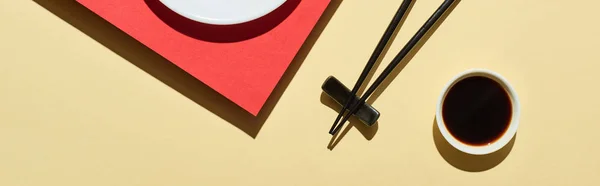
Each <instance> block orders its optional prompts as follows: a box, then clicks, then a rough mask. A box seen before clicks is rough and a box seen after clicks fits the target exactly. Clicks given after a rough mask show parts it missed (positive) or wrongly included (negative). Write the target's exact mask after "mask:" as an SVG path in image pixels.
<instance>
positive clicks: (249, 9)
mask: <svg viewBox="0 0 600 186" xmlns="http://www.w3.org/2000/svg"><path fill="white" fill-rule="evenodd" d="M285 1H286V0H160V2H162V3H163V4H164V5H165V6H166V7H167V8H169V9H171V10H173V11H174V12H176V13H177V14H179V15H181V16H183V17H186V18H188V19H191V20H194V21H198V22H201V23H206V24H213V25H232V24H239V23H244V22H248V21H252V20H255V19H258V18H260V17H262V16H265V15H267V14H269V13H270V12H272V11H273V10H275V9H277V8H278V7H279V6H281V5H282V4H283V3H284V2H285Z"/></svg>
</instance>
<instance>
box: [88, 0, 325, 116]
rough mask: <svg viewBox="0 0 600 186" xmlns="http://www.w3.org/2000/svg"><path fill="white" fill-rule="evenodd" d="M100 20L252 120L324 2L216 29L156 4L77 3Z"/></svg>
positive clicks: (295, 1) (295, 2) (148, 0)
mask: <svg viewBox="0 0 600 186" xmlns="http://www.w3.org/2000/svg"><path fill="white" fill-rule="evenodd" d="M77 1H78V2H79V3H80V4H82V5H83V6H85V7H87V8H88V9H90V10H91V11H93V12H94V13H96V14H98V15H99V16H100V17H102V18H104V19H105V20H107V21H108V22H110V23H111V24H113V25H115V26H116V27H117V28H119V29H121V30H122V31H124V32H125V33H127V34H128V35H130V36H131V37H133V38H134V39H136V40H138V41H139V42H141V43H142V44H144V45H146V46H147V47H148V48H150V49H152V50H153V51H155V52H156V53H158V54H160V55H161V56H163V57H164V58H166V59H167V60H169V61H171V62H172V63H173V64H175V65H176V66H178V67H179V68H181V69H183V70H184V71H186V72H187V73H189V74H190V75H192V76H193V77H195V78H197V79H198V80H200V81H202V82H203V83H204V84H206V85H208V86H209V87H211V88H212V89H214V90H215V91H217V92H219V93H220V94H221V95H223V96H224V97H226V98H228V99H229V100H231V101H232V102H234V103H236V104H237V105H239V106H240V107H242V108H243V109H245V110H246V111H248V112H249V113H251V114H253V115H258V113H259V112H260V110H261V108H262V106H263V105H264V103H265V102H266V100H267V98H268V97H269V96H270V94H271V92H272V91H273V89H274V88H275V86H276V85H277V83H278V82H279V80H280V79H281V77H282V75H283V73H284V72H285V71H286V69H287V67H288V66H289V64H290V63H291V61H292V59H293V58H294V56H295V55H296V53H297V52H298V50H299V49H300V47H301V46H302V44H303V43H304V41H305V40H306V38H307V37H308V35H309V34H310V32H311V30H312V29H313V27H314V26H315V24H316V23H317V21H318V20H319V17H320V16H321V15H322V14H323V12H324V10H325V8H326V7H327V5H328V4H329V2H330V0H288V1H287V2H286V3H285V4H284V5H282V6H281V7H280V8H278V9H277V10H275V11H273V12H271V13H270V14H268V15H267V16H265V17H262V18H259V19H257V20H254V21H251V22H248V23H242V24H238V25H228V26H216V25H207V24H201V23H197V22H194V21H191V20H188V19H186V18H183V17H181V16H179V15H177V14H175V13H174V12H172V11H170V10H169V9H168V8H166V7H164V5H162V4H161V3H160V2H159V1H158V0H145V1H119V0H77Z"/></svg>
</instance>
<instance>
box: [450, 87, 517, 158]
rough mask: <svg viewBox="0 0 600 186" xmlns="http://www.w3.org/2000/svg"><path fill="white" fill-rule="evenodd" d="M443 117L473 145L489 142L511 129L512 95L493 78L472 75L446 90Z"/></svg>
mask: <svg viewBox="0 0 600 186" xmlns="http://www.w3.org/2000/svg"><path fill="white" fill-rule="evenodd" d="M442 117H443V120H444V123H445V125H446V128H447V129H448V131H449V132H450V134H452V136H454V138H456V139H458V140H459V141H461V142H463V143H465V144H468V145H472V146H482V145H488V144H489V143H493V142H495V141H496V140H498V139H499V138H500V137H501V136H502V135H503V134H504V133H505V132H506V130H507V129H508V125H509V124H510V121H511V117H512V104H511V99H510V96H509V95H508V93H507V92H506V90H505V89H504V88H503V87H502V85H500V84H499V83H498V82H496V81H494V80H493V79H490V78H487V77H482V76H474V77H468V78H465V79H462V80H460V81H459V82H457V83H456V84H454V86H453V87H452V88H450V90H449V91H448V93H447V94H446V98H445V99H444V102H443V104H442Z"/></svg>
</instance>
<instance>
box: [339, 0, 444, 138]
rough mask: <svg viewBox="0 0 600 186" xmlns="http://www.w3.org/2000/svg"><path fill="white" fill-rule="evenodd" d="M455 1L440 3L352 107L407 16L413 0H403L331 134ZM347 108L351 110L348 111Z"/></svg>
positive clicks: (356, 109)
mask: <svg viewBox="0 0 600 186" xmlns="http://www.w3.org/2000/svg"><path fill="white" fill-rule="evenodd" d="M454 1H455V0H444V2H443V3H442V4H441V5H440V7H438V9H437V10H436V11H435V12H434V13H433V14H432V15H431V17H429V19H427V21H426V22H425V24H423V26H421V28H420V29H419V30H418V31H417V33H415V35H414V36H413V37H412V38H411V39H410V40H409V41H408V43H406V45H404V47H403V48H402V49H401V50H400V52H398V54H397V55H396V56H395V57H394V59H392V62H391V63H390V64H389V65H388V66H387V67H386V68H385V69H384V70H383V72H382V73H381V74H380V75H379V76H378V77H377V79H376V80H375V82H373V84H372V85H371V86H370V87H369V89H367V91H366V92H365V93H364V94H363V95H362V96H361V97H360V99H359V100H358V102H356V104H353V105H352V107H350V106H351V103H352V102H353V101H354V96H352V95H356V92H358V89H359V88H360V87H361V85H362V84H363V82H364V81H365V79H366V77H367V75H368V74H369V72H370V71H371V68H373V66H374V65H375V62H376V61H377V59H378V58H379V56H380V55H381V53H382V52H383V49H384V48H385V46H386V45H387V43H388V42H389V40H390V39H391V37H392V35H393V33H394V31H395V30H396V27H397V26H398V24H400V21H401V20H402V18H403V17H404V16H405V14H406V11H407V10H408V8H409V6H410V4H411V3H412V0H404V1H403V2H402V4H401V5H400V7H399V8H398V11H397V12H396V14H395V15H394V18H393V19H392V21H391V22H390V24H389V25H388V28H387V29H386V31H385V33H384V34H383V36H382V37H381V39H380V41H379V43H378V44H377V47H376V48H375V50H374V51H373V54H372V55H371V58H369V61H368V62H367V64H366V66H365V68H364V69H363V71H362V73H361V74H360V77H359V78H358V80H357V81H356V84H355V85H354V88H352V91H351V94H350V99H349V100H348V101H347V102H346V103H345V104H344V107H342V109H341V111H340V112H339V114H338V116H337V117H336V119H335V121H334V122H333V125H332V126H331V129H330V130H329V134H331V135H333V134H335V133H337V132H338V131H339V130H340V128H341V127H342V126H343V125H344V123H346V121H348V119H349V118H350V116H352V114H354V113H356V111H358V108H360V106H361V105H362V104H364V102H365V101H366V100H367V98H368V97H369V96H371V94H373V92H374V91H375V90H376V89H377V87H378V86H379V85H380V84H381V83H382V82H383V81H384V80H385V78H386V77H387V76H389V75H390V73H392V71H393V70H394V68H396V66H398V64H400V62H401V61H402V60H403V59H404V57H406V55H408V53H409V52H410V51H411V50H412V49H413V48H414V47H415V45H417V43H418V42H419V41H420V40H421V39H422V38H423V36H424V35H425V34H426V33H427V32H428V31H429V30H430V29H431V28H432V27H433V26H434V25H435V23H436V22H437V21H438V20H439V19H440V18H441V17H442V16H443V15H444V13H446V11H447V10H448V9H449V8H450V7H451V6H452V4H453V3H454ZM349 107H350V109H348V108H349ZM347 109H348V110H349V111H348V112H347V113H346V110H347ZM344 113H346V115H344ZM342 115H343V116H344V117H343V118H342ZM340 119H341V122H340V123H339V124H338V122H339V121H340Z"/></svg>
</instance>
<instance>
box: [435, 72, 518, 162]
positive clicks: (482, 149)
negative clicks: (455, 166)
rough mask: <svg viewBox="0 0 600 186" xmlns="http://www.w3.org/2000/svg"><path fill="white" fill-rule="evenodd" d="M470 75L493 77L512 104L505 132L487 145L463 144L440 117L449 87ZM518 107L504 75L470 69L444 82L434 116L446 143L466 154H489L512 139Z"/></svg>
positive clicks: (513, 91) (516, 98) (516, 122)
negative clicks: (509, 119) (510, 115)
mask: <svg viewBox="0 0 600 186" xmlns="http://www.w3.org/2000/svg"><path fill="white" fill-rule="evenodd" d="M472 76H484V77H488V78H490V79H493V80H495V81H496V82H498V83H499V84H500V85H502V87H503V88H504V90H506V92H507V93H508V95H509V97H510V99H511V103H512V106H513V108H512V117H511V121H510V124H509V125H508V129H507V130H506V132H505V133H504V134H503V135H502V136H501V137H500V138H499V139H498V140H496V141H494V142H493V143H490V144H488V145H484V146H473V145H469V144H465V143H463V142H461V141H459V140H458V139H456V138H454V136H452V134H450V132H449V131H448V129H447V128H446V125H445V123H444V120H443V119H442V118H443V117H442V105H443V103H444V99H445V97H446V94H447V93H448V91H449V90H450V88H452V86H454V84H456V83H457V82H459V81H460V80H462V79H465V78H468V77H472ZM520 107H521V106H520V103H519V98H518V97H517V93H516V92H515V90H514V89H513V87H512V86H511V85H510V84H509V83H508V81H507V80H506V79H505V78H504V77H502V76H501V75H500V74H498V73H496V72H493V71H490V70H486V69H470V70H467V71H464V72H462V73H460V74H458V75H456V76H455V77H454V78H452V79H451V80H450V81H449V82H448V83H447V84H446V86H445V87H444V89H443V90H442V92H441V94H440V95H439V98H438V101H437V109H436V113H435V116H436V121H437V126H438V128H439V129H440V132H441V133H442V136H444V138H445V139H446V141H448V143H450V145H452V146H453V147H454V148H456V149H458V150H460V151H462V152H464V153H467V154H473V155H485V154H490V153H493V152H496V151H497V150H500V149H501V148H502V147H504V146H505V145H506V144H508V143H509V142H510V140H512V138H513V137H514V135H515V134H516V133H517V128H518V127H519V115H520V111H521V110H520Z"/></svg>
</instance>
